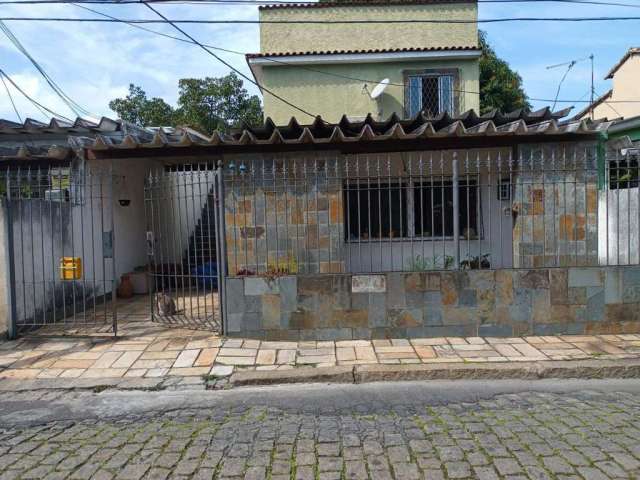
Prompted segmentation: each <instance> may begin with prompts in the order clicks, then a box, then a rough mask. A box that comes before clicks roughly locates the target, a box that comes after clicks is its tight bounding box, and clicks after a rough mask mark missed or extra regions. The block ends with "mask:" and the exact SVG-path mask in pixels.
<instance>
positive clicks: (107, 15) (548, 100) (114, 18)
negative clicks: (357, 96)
mask: <svg viewBox="0 0 640 480" xmlns="http://www.w3.org/2000/svg"><path fill="white" fill-rule="evenodd" d="M71 3H72V4H73V5H75V6H76V7H79V8H82V9H84V10H87V11H89V12H92V13H95V14H97V15H102V16H103V17H106V18H110V19H113V20H115V21H117V22H119V23H124V24H127V25H129V26H131V27H134V28H137V29H139V30H143V31H145V32H148V33H153V34H155V35H160V36H162V37H166V38H170V39H173V40H177V41H179V42H184V43H190V44H192V45H197V43H195V42H193V41H191V40H189V39H186V38H180V37H176V36H174V35H169V34H167V33H163V32H159V31H157V30H152V29H150V28H147V27H144V26H141V25H138V24H135V23H130V22H128V21H127V20H123V19H120V18H117V17H114V16H112V15H109V14H106V13H104V12H100V11H98V10H94V9H93V8H89V7H86V6H84V5H79V4H78V2H71ZM202 45H204V46H205V47H207V48H211V49H213V50H219V51H222V52H226V53H232V54H234V55H247V53H246V52H240V51H238V50H231V49H228V48H222V47H217V46H215V45H210V44H206V43H203V44H202ZM262 58H264V59H265V60H268V61H270V62H273V63H278V64H281V65H286V66H289V67H293V68H298V69H300V70H306V71H309V72H313V73H319V74H322V75H328V76H332V77H337V78H343V79H346V80H354V81H358V82H365V83H377V81H376V80H368V79H363V78H358V77H353V76H349V75H342V74H339V73H334V72H327V71H324V70H319V69H315V68H312V67H307V66H305V65H295V64H292V63H289V62H286V61H283V60H279V59H276V58H275V57H262ZM388 85H390V86H397V87H403V88H404V87H405V85H404V84H402V83H394V82H389V84H388ZM453 91H455V92H457V93H468V94H471V95H480V92H473V91H469V90H461V89H453ZM529 100H532V101H536V102H552V101H554V102H556V103H590V102H589V101H588V100H582V99H578V100H559V99H558V98H557V96H556V98H555V99H553V100H552V99H547V98H533V97H529ZM620 102H621V103H635V102H638V103H640V100H629V101H624V100H620Z"/></svg>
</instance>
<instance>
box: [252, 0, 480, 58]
mask: <svg viewBox="0 0 640 480" xmlns="http://www.w3.org/2000/svg"><path fill="white" fill-rule="evenodd" d="M477 18H478V8H477V4H476V3H440V4H423V5H383V6H381V5H369V6H360V5H358V6H341V7H322V8H266V9H261V10H260V19H261V20H267V21H268V20H361V19H367V20H404V19H413V20H451V19H464V20H471V21H472V22H471V23H464V24H463V23H460V24H446V23H442V24H416V23H397V24H392V23H383V24H268V23H264V24H262V25H261V28H260V51H261V52H262V53H283V52H304V51H327V50H362V49H395V48H429V47H452V46H476V45H477V44H478V29H477V23H475V21H476V20H477Z"/></svg>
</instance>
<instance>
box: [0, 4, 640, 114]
mask: <svg viewBox="0 0 640 480" xmlns="http://www.w3.org/2000/svg"><path fill="white" fill-rule="evenodd" d="M620 1H623V2H624V3H629V4H636V5H637V8H636V7H619V6H601V5H584V4H583V5H576V4H566V3H565V4H563V3H554V2H539V3H537V4H533V3H507V4H496V3H481V4H480V5H479V18H481V19H482V18H499V17H527V16H528V17H531V16H536V17H576V16H580V17H597V16H640V1H639V0H620ZM90 7H91V8H94V9H96V10H100V11H102V12H104V13H107V14H110V15H112V16H115V17H119V18H157V17H154V14H153V13H152V12H150V11H149V10H147V9H146V8H145V7H144V6H142V5H90ZM156 8H157V9H158V10H160V11H162V13H163V14H165V15H166V16H168V17H169V18H174V19H178V18H179V19H189V18H191V19H204V18H207V19H243V20H244V19H257V18H258V7H257V6H253V5H225V4H220V5H215V4H193V3H184V4H171V5H156ZM9 16H28V17H43V16H53V17H79V18H80V17H85V18H87V17H95V16H96V15H95V14H93V13H90V12H87V11H84V10H82V9H80V8H79V7H77V6H74V5H70V4H67V5H60V4H57V5H54V4H52V5H11V6H8V5H0V17H9ZM6 25H7V26H8V27H9V28H10V29H11V30H12V32H13V33H14V35H15V36H16V37H17V38H18V39H19V40H20V41H21V42H22V44H23V45H24V46H25V47H26V49H27V50H28V51H29V53H30V54H31V55H32V56H33V57H34V58H35V59H36V60H37V61H38V62H39V63H40V65H41V66H42V67H43V68H44V70H45V71H46V72H47V73H48V74H49V76H50V77H52V78H53V79H54V80H55V81H56V83H57V84H58V85H59V86H60V87H61V88H62V89H63V90H64V91H65V93H66V94H67V95H68V96H69V97H71V98H73V100H74V101H75V102H76V103H78V104H80V105H81V106H83V107H84V108H85V109H86V110H88V111H90V112H91V114H92V115H93V116H94V117H96V118H99V117H100V116H103V115H104V116H108V117H112V118H115V116H116V115H115V114H114V112H112V111H111V110H110V109H109V106H108V103H109V101H110V100H112V99H114V98H117V97H123V96H125V95H126V94H127V91H128V85H129V84H130V83H134V84H136V85H139V86H141V87H142V88H143V89H144V90H145V91H146V92H147V95H148V96H150V97H162V98H164V99H165V100H166V101H168V102H169V103H171V104H175V101H176V98H177V85H178V80H179V79H181V78H187V77H190V78H194V77H195V78H198V77H205V76H222V75H225V74H227V73H228V72H229V69H228V68H227V67H226V66H224V65H222V64H220V63H219V62H218V61H216V60H215V59H214V58H213V57H211V56H209V55H208V54H207V53H205V52H204V51H202V50H201V49H199V48H198V47H197V46H194V45H189V44H186V43H182V42H178V41H176V40H172V39H169V38H164V37H161V36H158V35H154V34H151V33H148V32H144V31H141V30H138V29H136V28H133V27H131V26H129V25H125V24H117V23H109V24H106V23H105V24H98V23H60V22H59V23H53V22H47V23H43V22H29V21H11V22H6ZM146 26H147V27H148V28H151V29H155V30H159V31H162V32H164V33H167V34H171V35H179V33H178V32H176V31H175V30H172V28H171V27H170V26H162V25H146ZM182 28H184V29H185V30H187V31H188V32H189V33H190V34H191V35H193V36H194V37H195V38H197V39H198V40H199V41H201V42H203V43H207V44H211V45H216V46H220V47H224V48H229V49H233V50H238V51H242V52H257V51H258V50H259V35H258V25H233V24H231V25H182ZM416 28H428V26H420V25H417V26H416ZM480 28H482V29H483V30H485V31H486V32H487V34H488V39H489V42H490V44H491V45H492V46H493V47H494V49H495V50H496V52H497V54H498V55H499V56H500V57H502V58H503V59H505V60H506V61H507V62H509V64H510V66H511V67H512V68H513V69H514V70H516V71H517V72H518V73H519V74H520V75H521V76H522V78H523V81H524V87H525V91H526V92H527V94H528V95H529V97H531V98H540V99H553V98H554V97H555V94H556V90H557V88H558V84H559V82H560V79H561V77H562V76H563V74H564V73H565V71H566V67H559V68H555V69H547V68H546V67H547V66H549V65H554V64H558V63H563V62H568V61H570V60H573V59H580V58H584V57H587V56H589V55H590V54H593V55H594V56H595V79H596V82H595V90H596V92H598V94H603V93H604V92H606V91H607V90H608V89H609V88H610V81H609V80H604V77H605V75H606V73H607V72H608V71H609V69H610V68H611V67H612V66H613V65H614V64H615V63H616V62H617V61H618V60H619V59H620V57H621V56H622V55H623V54H624V53H625V52H626V50H627V49H628V48H629V47H638V46H640V35H639V34H638V31H639V30H640V20H632V21H624V22H611V21H610V22H581V23H559V22H544V23H540V22H536V23H524V22H517V23H494V24H484V25H480ZM220 56H221V57H222V58H224V59H225V60H226V61H228V62H229V63H231V64H232V65H233V66H234V67H235V68H238V69H239V70H241V71H242V72H244V73H245V74H247V75H249V76H251V74H250V72H249V69H248V67H247V65H246V63H245V59H244V56H242V55H234V54H226V53H221V54H220ZM0 68H2V69H3V70H4V71H5V72H6V73H7V74H8V75H9V76H10V77H11V78H12V79H13V81H14V82H15V83H17V84H18V85H19V86H20V87H21V88H22V89H23V90H25V91H26V92H27V93H28V94H29V95H30V96H32V97H33V98H35V99H37V100H38V101H39V102H40V103H41V104H43V105H45V106H46V107H48V108H49V109H51V110H53V111H56V112H58V113H60V114H62V115H64V116H66V117H71V118H74V117H75V114H73V112H72V111H70V109H69V108H68V107H67V106H66V105H65V104H64V103H63V102H62V100H60V99H59V98H58V97H57V96H56V94H55V93H54V92H53V91H52V90H51V88H50V87H49V86H48V85H47V84H46V82H45V81H44V79H43V78H42V77H41V76H40V74H39V73H38V72H37V71H36V70H35V68H34V67H33V66H32V65H31V63H30V62H29V60H28V59H27V58H26V57H24V56H23V55H22V53H20V52H19V51H18V50H17V49H16V48H15V47H14V46H13V44H11V43H10V42H9V40H8V39H7V38H6V37H5V36H4V35H3V34H2V33H0ZM590 82H591V69H590V63H589V62H588V61H581V62H578V63H577V64H576V65H575V67H573V68H572V69H571V71H570V72H569V73H568V75H567V78H566V80H565V81H564V83H563V85H562V90H561V92H560V95H559V98H560V99H561V100H565V99H566V100H588V99H589V92H590ZM247 87H248V90H249V91H250V92H251V93H258V91H257V88H256V87H255V86H253V85H247ZM9 91H10V92H11V95H12V97H13V100H14V101H15V104H16V107H17V109H18V113H20V115H21V116H22V118H23V120H24V118H25V117H31V118H34V119H36V120H40V121H44V120H45V117H44V115H43V114H42V113H41V112H39V111H38V110H37V109H36V107H34V106H33V105H32V104H31V103H30V102H29V101H28V100H26V99H25V98H24V97H22V95H21V94H20V93H18V92H17V91H16V90H15V89H14V88H13V87H12V86H10V85H9ZM638 100H640V99H638ZM531 103H532V105H533V107H534V108H539V107H543V106H547V105H550V104H551V103H552V102H549V101H537V100H534V101H532V102H531ZM569 105H574V106H576V111H577V110H578V109H580V108H582V107H584V106H585V105H586V104H584V103H575V102H572V103H559V104H558V106H559V107H560V106H562V107H564V106H569ZM0 118H4V119H8V120H14V121H15V120H17V117H16V114H15V112H14V109H13V107H12V106H11V102H10V100H9V96H8V95H7V92H6V91H5V89H4V87H3V86H2V84H1V83H0Z"/></svg>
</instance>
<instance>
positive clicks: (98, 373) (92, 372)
mask: <svg viewBox="0 0 640 480" xmlns="http://www.w3.org/2000/svg"><path fill="white" fill-rule="evenodd" d="M125 373H127V369H126V368H88V369H87V370H85V372H84V373H83V374H82V375H81V376H80V378H119V377H122V376H124V374H125Z"/></svg>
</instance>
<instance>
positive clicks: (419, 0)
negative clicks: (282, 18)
mask: <svg viewBox="0 0 640 480" xmlns="http://www.w3.org/2000/svg"><path fill="white" fill-rule="evenodd" d="M476 1H477V0H395V1H394V0H344V1H334V2H300V3H274V4H271V5H262V6H260V7H259V9H260V10H272V9H275V8H332V7H362V6H367V7H368V6H374V5H375V6H392V5H429V4H434V3H435V4H438V3H476Z"/></svg>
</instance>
